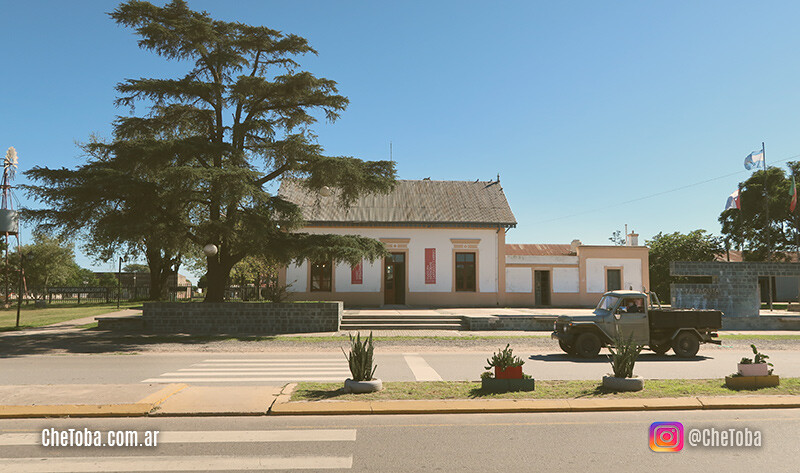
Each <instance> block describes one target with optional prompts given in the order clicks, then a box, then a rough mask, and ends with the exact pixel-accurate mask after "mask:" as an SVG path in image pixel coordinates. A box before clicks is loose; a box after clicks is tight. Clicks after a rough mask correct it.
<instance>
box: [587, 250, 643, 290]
mask: <svg viewBox="0 0 800 473" xmlns="http://www.w3.org/2000/svg"><path fill="white" fill-rule="evenodd" d="M614 267H617V268H619V267H622V289H629V288H630V287H633V290H634V291H641V290H642V260H641V259H639V258H635V259H634V258H586V292H589V293H602V292H605V289H606V271H605V270H606V268H614Z"/></svg>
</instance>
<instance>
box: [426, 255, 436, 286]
mask: <svg viewBox="0 0 800 473" xmlns="http://www.w3.org/2000/svg"><path fill="white" fill-rule="evenodd" d="M425 284H436V248H425Z"/></svg>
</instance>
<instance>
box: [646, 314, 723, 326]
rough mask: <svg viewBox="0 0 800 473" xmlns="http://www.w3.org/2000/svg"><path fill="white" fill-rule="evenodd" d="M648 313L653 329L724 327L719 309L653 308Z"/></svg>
mask: <svg viewBox="0 0 800 473" xmlns="http://www.w3.org/2000/svg"><path fill="white" fill-rule="evenodd" d="M648 315H649V319H650V328H651V329H662V330H663V329H671V328H675V329H677V328H682V327H693V328H710V329H721V328H722V312H721V311H719V310H695V309H670V310H666V309H653V310H651V311H649V314H648Z"/></svg>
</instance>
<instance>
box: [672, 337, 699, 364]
mask: <svg viewBox="0 0 800 473" xmlns="http://www.w3.org/2000/svg"><path fill="white" fill-rule="evenodd" d="M672 349H673V350H674V351H675V354H676V355H678V356H679V357H681V358H692V357H693V356H695V355H697V351H698V350H700V340H698V339H697V336H696V335H694V334H693V333H689V332H681V333H679V334H678V336H677V337H675V340H673V341H672Z"/></svg>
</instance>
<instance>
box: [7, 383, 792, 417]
mask: <svg viewBox="0 0 800 473" xmlns="http://www.w3.org/2000/svg"><path fill="white" fill-rule="evenodd" d="M295 386H296V384H289V385H286V386H213V387H208V386H190V385H186V384H170V385H167V386H163V385H152V384H151V385H37V386H31V385H27V386H3V387H0V419H3V418H41V417H144V416H165V417H166V416H193V417H197V416H263V415H352V414H455V413H508V412H579V411H580V412H586V411H642V410H648V411H650V410H698V409H785V408H800V396H787V395H774V396H718V397H715V396H690V397H678V398H636V399H633V398H630V399H448V400H418V401H409V400H404V401H391V400H386V401H295V402H293V401H290V398H291V392H292V390H293V389H294V387H295Z"/></svg>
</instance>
